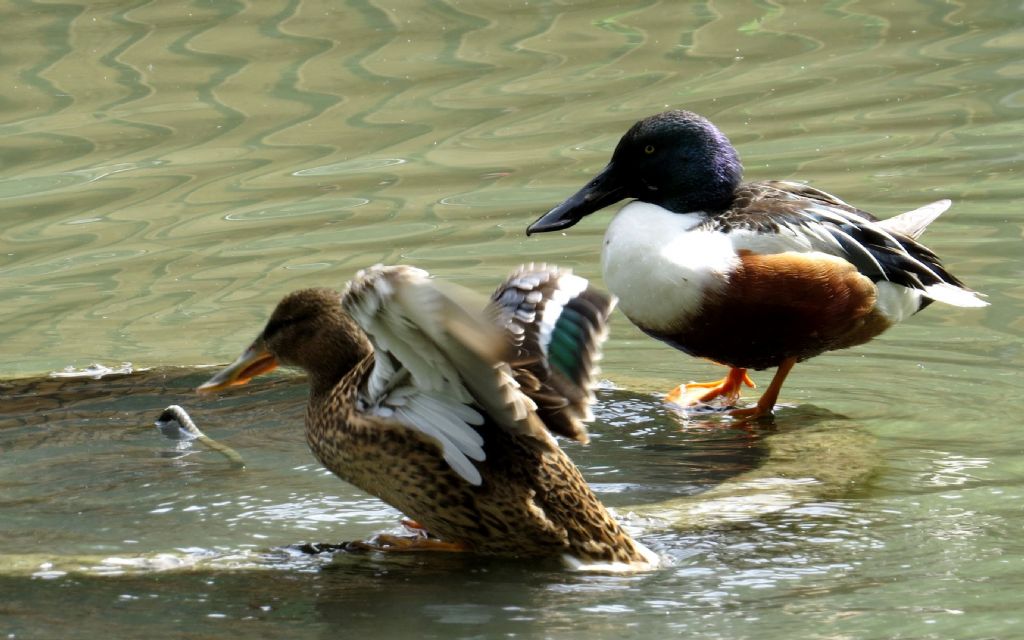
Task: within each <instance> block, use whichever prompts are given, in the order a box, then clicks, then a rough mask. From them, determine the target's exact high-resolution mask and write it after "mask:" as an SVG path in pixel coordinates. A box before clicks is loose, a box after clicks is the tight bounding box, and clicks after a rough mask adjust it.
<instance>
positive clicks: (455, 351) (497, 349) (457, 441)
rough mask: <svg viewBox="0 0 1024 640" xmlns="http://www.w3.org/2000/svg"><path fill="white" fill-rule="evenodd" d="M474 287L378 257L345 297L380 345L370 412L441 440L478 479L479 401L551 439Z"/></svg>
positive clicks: (464, 472)
mask: <svg viewBox="0 0 1024 640" xmlns="http://www.w3.org/2000/svg"><path fill="white" fill-rule="evenodd" d="M468 295H469V294H468V293H467V292H464V291H462V290H459V289H455V288H453V287H449V286H445V285H443V284H441V283H438V282H436V281H434V280H431V279H430V277H429V275H428V274H427V273H426V272H425V271H422V270H420V269H416V268H413V267H407V266H396V267H383V266H380V265H377V266H375V267H371V268H369V269H365V270H363V271H360V272H359V273H358V274H356V277H355V278H354V279H353V280H352V282H350V283H349V286H348V288H347V289H346V290H345V293H344V294H343V295H342V305H343V306H344V307H345V309H346V311H347V312H348V313H349V314H350V315H351V316H352V318H353V320H355V321H356V323H358V324H359V325H360V326H361V327H362V328H363V330H364V331H366V333H367V335H368V336H369V338H370V341H371V342H372V343H373V345H374V350H375V366H374V369H373V373H372V374H371V375H370V379H369V381H368V383H367V385H366V388H365V389H364V390H363V391H362V394H361V398H360V400H361V402H362V403H363V406H364V407H366V410H367V411H369V412H375V413H377V414H378V415H387V416H390V417H391V418H392V419H395V420H398V421H399V422H401V423H402V424H404V425H405V426H407V427H409V428H411V429H414V430H416V431H418V432H420V433H422V434H424V435H427V436H429V437H430V438H432V439H434V440H436V441H437V442H438V443H439V444H440V446H441V448H442V454H443V456H444V459H445V460H446V461H447V462H448V464H449V465H450V466H451V467H452V469H453V470H455V472H456V473H458V474H459V475H460V476H462V477H463V478H464V479H465V480H466V481H467V482H470V483H471V484H474V485H479V484H480V483H481V482H482V479H481V476H480V472H479V471H478V470H477V468H476V466H475V465H474V464H473V462H472V461H478V462H479V461H482V460H484V459H485V452H484V449H483V445H484V438H483V437H481V435H480V434H479V433H478V432H477V431H476V430H475V429H473V426H479V425H482V424H484V422H485V419H484V415H483V414H482V413H481V411H478V410H477V408H474V407H479V408H480V409H481V410H482V411H484V412H486V414H487V415H488V416H489V417H490V418H491V419H492V420H493V421H495V422H497V423H498V424H499V425H500V426H501V427H502V428H505V429H509V430H516V431H524V432H528V433H530V434H531V435H535V436H536V437H538V438H539V439H540V440H542V441H550V442H552V443H553V439H552V438H551V436H550V435H549V434H548V433H547V431H546V430H545V429H544V428H543V426H542V425H541V426H540V428H539V432H537V433H535V431H537V430H536V429H535V428H534V427H536V424H535V423H537V422H538V421H536V420H530V414H531V412H532V410H533V409H534V408H535V405H534V403H533V401H532V400H530V399H529V398H527V397H526V395H525V394H523V393H522V392H520V391H519V388H518V385H517V384H516V383H515V380H514V379H513V377H512V375H511V372H510V371H508V365H507V364H505V363H503V362H502V361H501V357H500V354H501V353H502V351H503V349H504V345H505V343H504V338H503V336H502V335H501V333H500V330H499V329H498V328H497V327H496V326H494V325H493V324H492V323H491V322H490V321H489V320H487V319H486V318H485V317H484V315H483V313H482V309H483V307H484V304H483V302H482V301H479V302H478V301H476V300H474V301H472V302H470V301H469V300H468V299H467V296H468ZM554 446H557V445H554Z"/></svg>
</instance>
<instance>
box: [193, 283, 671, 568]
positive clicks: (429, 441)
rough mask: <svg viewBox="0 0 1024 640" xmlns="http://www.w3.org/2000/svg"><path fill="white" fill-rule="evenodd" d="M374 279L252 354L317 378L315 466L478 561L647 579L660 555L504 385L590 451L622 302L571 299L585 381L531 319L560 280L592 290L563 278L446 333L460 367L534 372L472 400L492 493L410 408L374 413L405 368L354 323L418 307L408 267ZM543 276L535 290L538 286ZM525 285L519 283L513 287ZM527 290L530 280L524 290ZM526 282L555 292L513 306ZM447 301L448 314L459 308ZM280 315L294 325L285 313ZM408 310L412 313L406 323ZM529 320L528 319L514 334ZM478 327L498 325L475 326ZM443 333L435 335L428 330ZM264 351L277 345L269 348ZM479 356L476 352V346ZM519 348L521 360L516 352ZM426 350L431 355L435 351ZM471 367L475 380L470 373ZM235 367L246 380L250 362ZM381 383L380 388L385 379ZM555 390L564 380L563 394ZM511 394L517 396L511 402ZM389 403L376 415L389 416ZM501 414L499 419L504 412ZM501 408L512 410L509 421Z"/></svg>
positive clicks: (290, 302) (306, 307) (325, 297)
mask: <svg viewBox="0 0 1024 640" xmlns="http://www.w3.org/2000/svg"><path fill="white" fill-rule="evenodd" d="M375 269H376V271H374V270H369V271H368V272H366V273H364V272H361V273H360V275H358V276H357V278H356V282H354V283H353V284H352V285H350V287H349V289H347V290H346V293H345V294H343V296H344V297H345V306H344V309H343V305H342V304H340V303H339V296H338V294H337V293H335V292H330V291H329V290H325V289H308V290H303V291H300V292H296V293H293V294H290V295H289V296H288V297H286V298H285V299H284V300H283V301H282V302H281V304H280V305H279V306H278V309H277V310H275V312H274V314H273V316H272V317H271V320H270V321H269V322H268V325H267V326H268V328H269V329H272V330H273V331H272V332H271V335H270V336H267V335H266V333H267V331H266V330H265V331H264V333H263V334H261V336H260V338H258V339H257V342H256V343H255V344H254V348H256V347H260V348H263V347H265V348H266V351H268V352H269V353H270V354H272V355H273V356H275V357H276V358H277V360H278V361H280V362H281V363H282V364H290V365H294V366H299V367H302V368H303V369H305V370H306V371H307V372H309V374H310V383H311V390H310V391H311V392H310V400H309V405H308V407H307V411H306V440H307V442H308V443H309V447H310V449H311V450H312V451H313V453H314V455H315V456H316V458H317V459H318V460H319V461H320V462H321V463H322V464H323V465H324V466H325V467H326V468H327V469H329V470H331V471H332V472H333V473H334V474H336V475H337V476H338V477H340V478H342V479H343V480H345V481H347V482H349V483H351V484H353V485H355V486H357V487H359V488H360V489H362V490H364V491H366V492H368V493H371V494H373V495H375V496H377V497H379V498H381V499H382V500H384V501H385V502H387V503H389V504H390V505H392V506H394V507H395V508H396V509H398V510H400V511H402V512H403V513H404V514H406V515H407V516H409V517H410V518H413V519H414V520H416V521H417V522H418V523H419V524H421V525H422V526H423V527H425V528H426V529H427V530H428V531H429V532H430V533H431V534H432V535H434V536H437V537H438V538H440V539H442V540H444V541H447V542H455V543H459V544H461V545H463V546H465V547H466V548H467V549H469V550H471V551H475V552H479V553H487V554H498V555H512V556H533V557H537V556H566V557H570V558H573V559H575V560H577V561H580V562H582V563H583V564H584V565H586V564H597V563H601V564H604V563H615V564H621V565H632V566H635V567H644V566H650V565H652V564H654V563H655V562H656V558H655V557H654V556H653V554H651V553H650V552H649V551H647V550H646V549H644V548H643V547H642V546H640V545H639V544H638V543H636V542H635V541H634V540H633V539H632V538H631V537H630V536H629V534H628V533H626V532H625V531H624V530H623V529H622V527H621V526H620V525H619V524H618V522H616V521H615V519H614V518H613V517H612V516H611V514H610V513H609V512H608V511H607V509H606V508H605V507H604V505H602V504H601V502H600V500H599V499H598V498H597V496H596V495H594V493H593V491H592V490H591V489H590V487H589V486H588V485H587V483H586V481H585V480H584V478H583V476H582V475H581V474H580V472H579V470H578V469H577V468H576V466H575V465H574V464H573V463H572V461H571V460H570V459H569V457H568V456H567V455H566V454H565V452H564V451H562V449H561V448H560V447H559V446H558V445H557V443H556V442H555V441H554V439H553V438H552V437H551V436H550V434H549V433H548V431H547V429H545V424H544V422H543V421H542V420H541V418H540V417H539V416H538V413H537V411H536V410H534V409H533V403H532V402H530V401H529V400H526V399H525V398H524V396H523V395H522V392H520V391H519V390H517V389H516V386H517V385H516V383H514V382H509V381H507V380H505V382H502V381H501V380H504V379H503V378H501V375H500V371H502V370H504V371H508V372H511V373H512V374H513V377H517V378H520V379H522V380H523V381H524V382H526V383H527V384H526V385H524V391H525V392H526V393H527V394H529V393H531V392H532V393H537V394H539V395H540V396H542V399H543V402H544V405H543V406H545V407H546V409H545V411H547V415H548V416H556V417H554V418H551V417H549V418H548V419H549V421H550V422H553V423H556V424H557V427H558V429H559V431H561V432H566V431H567V432H569V433H570V434H571V435H574V436H575V437H577V438H578V439H581V440H585V438H586V431H585V429H584V428H583V426H582V424H581V420H582V419H585V418H586V417H587V416H584V415H583V410H582V409H581V407H582V406H584V405H586V402H585V401H584V400H583V399H585V398H588V397H592V393H591V391H590V384H591V379H590V368H591V363H590V360H591V359H595V358H596V351H597V346H598V344H599V342H600V340H601V338H602V337H603V334H604V329H605V327H604V323H605V320H606V318H607V315H608V313H609V312H610V310H611V307H612V305H613V301H612V300H611V299H610V298H609V297H608V296H607V295H605V294H603V293H600V292H597V291H595V290H592V289H589V288H586V289H585V291H583V292H580V294H579V295H577V296H575V298H573V299H574V300H575V299H580V300H586V302H585V305H584V307H581V308H582V310H583V313H582V314H579V315H580V317H585V319H584V320H583V324H584V325H585V329H586V330H585V331H584V332H583V333H584V334H586V335H587V336H588V337H587V339H586V340H585V341H584V342H585V344H581V345H580V353H581V354H583V355H581V357H582V358H583V359H584V360H586V362H585V364H586V373H585V374H581V373H579V371H573V372H571V373H573V374H575V375H569V376H564V375H555V373H553V370H554V369H555V367H548V366H547V362H546V359H545V357H546V356H545V354H544V353H542V351H543V350H542V349H541V348H540V346H539V344H537V339H536V336H535V335H534V334H535V333H536V329H535V328H532V327H531V326H530V325H531V324H533V323H538V324H539V322H540V317H539V316H540V315H541V314H539V313H537V314H533V315H531V312H530V309H529V308H525V307H523V306H522V304H523V302H524V300H530V301H532V303H533V304H534V306H536V303H537V302H538V301H541V306H543V300H547V299H548V297H549V296H550V295H551V293H550V291H548V289H553V288H557V287H552V286H551V284H552V283H551V282H549V281H552V280H557V278H558V277H559V276H563V275H564V277H565V278H566V279H567V281H568V279H569V278H571V279H573V281H575V282H582V283H583V284H584V285H585V284H586V283H585V281H583V280H582V279H579V278H578V277H576V276H571V275H569V274H568V272H565V271H560V270H557V269H555V268H548V267H543V266H541V267H531V268H529V269H527V270H525V271H520V272H517V274H515V275H514V276H513V277H512V278H510V279H509V281H506V283H505V284H503V286H502V287H501V288H499V290H498V292H496V294H495V298H494V301H493V302H492V303H491V307H490V309H489V311H490V313H489V314H488V315H489V316H491V319H490V320H485V319H484V318H485V316H484V315H483V314H482V313H479V314H477V315H476V316H475V317H471V318H469V320H465V319H463V318H461V317H460V318H459V324H458V325H457V327H458V331H457V332H445V331H441V332H440V333H438V334H437V335H439V336H440V337H439V338H437V339H436V340H437V342H439V343H444V344H443V345H442V346H443V347H444V349H447V350H448V351H446V353H449V352H450V353H454V354H455V355H454V360H459V359H460V358H461V359H472V358H477V359H481V358H486V357H491V356H489V355H486V354H488V353H501V354H506V355H510V356H511V357H509V358H507V359H508V360H511V361H513V363H515V362H519V363H521V364H524V363H529V364H530V366H529V367H525V366H524V367H515V365H514V364H513V367H515V368H510V367H509V365H508V364H501V363H500V362H499V361H494V362H492V363H491V364H490V365H488V369H489V370H493V371H494V372H495V375H496V380H498V382H496V383H495V385H494V387H495V397H494V398H490V399H484V400H483V401H481V399H480V398H479V394H480V390H479V388H476V389H475V391H474V399H473V400H472V401H471V402H469V405H470V406H471V407H473V408H474V409H475V410H476V411H477V412H478V413H479V414H481V415H482V416H483V421H482V424H479V425H473V426H472V429H473V431H475V432H476V433H477V434H479V436H481V437H482V441H483V444H482V449H483V459H482V460H476V459H474V460H473V461H472V465H473V466H474V467H475V469H476V470H477V471H478V472H479V477H480V482H479V483H478V484H474V483H473V482H470V481H467V479H466V477H465V474H460V473H459V472H457V471H456V469H453V466H452V465H451V464H449V460H447V459H446V458H445V456H444V450H443V447H442V446H441V444H439V441H438V440H437V439H436V438H433V437H431V436H429V435H427V434H426V433H424V432H422V431H420V430H417V429H415V428H410V426H409V425H408V424H407V423H406V422H403V421H402V420H400V419H398V418H397V417H396V416H397V415H398V414H397V410H398V409H400V408H401V407H402V405H400V404H399V405H396V407H397V408H396V410H395V411H396V413H394V414H391V409H390V408H388V409H387V410H384V409H381V408H380V407H379V406H378V407H376V408H375V407H374V406H370V403H371V402H375V401H374V400H373V399H372V393H371V389H372V387H373V385H374V382H375V381H374V380H373V378H374V375H375V368H376V367H378V365H379V368H380V369H381V370H384V371H386V370H387V368H388V367H393V366H395V365H396V364H398V363H396V357H395V355H394V354H393V353H392V352H390V351H387V350H386V349H383V348H381V347H380V345H376V344H373V343H371V341H368V340H367V336H366V334H365V333H363V331H361V330H360V329H358V327H357V325H356V323H357V322H358V323H364V322H363V321H364V320H365V319H366V318H367V317H372V318H375V319H376V320H375V321H378V320H379V321H380V322H385V321H384V320H380V318H382V317H384V314H386V313H389V312H391V311H392V308H390V307H389V305H393V306H398V307H400V305H401V304H402V302H401V301H400V299H401V296H402V295H406V291H405V290H404V289H402V287H404V286H405V284H404V282H405V280H403V278H406V276H407V275H408V274H407V273H405V272H402V271H401V270H402V269H408V268H405V267H385V268H379V267H378V268H375ZM419 273H422V272H419ZM531 274H532V275H534V276H536V277H533V278H532V279H531V277H530V276H531ZM424 276H425V274H424ZM516 276H519V278H520V280H519V281H516V280H515V278H516ZM523 277H526V281H525V284H524V281H523V280H522V278H523ZM426 282H429V287H435V286H436V283H434V282H433V281H426ZM517 283H518V285H520V286H521V287H522V288H525V289H526V290H529V289H530V288H531V287H534V285H536V287H535V288H536V289H537V290H544V291H545V293H543V294H529V292H528V291H527V293H526V294H523V295H520V293H522V291H519V292H518V293H517V291H512V292H511V293H510V292H509V291H508V289H509V288H510V287H511V288H513V289H515V287H516V286H517ZM414 284H415V285H416V286H420V285H421V284H422V282H421V281H418V280H417V281H416V282H415V283H414ZM431 291H433V290H428V291H427V292H428V293H430V292H431ZM396 292H397V293H396ZM420 293H422V291H421V292H420ZM502 293H504V294H505V295H504V296H503V297H502V295H501V294H502ZM583 294H585V295H583ZM389 295H392V297H391V298H389V297H388V296H389ZM417 295H419V294H417ZM542 296H543V300H540V299H541V297H542ZM396 300H398V301H396ZM502 300H504V302H502ZM431 301H432V299H431ZM510 301H511V302H510ZM444 302H445V303H446V304H447V302H448V298H445V299H444ZM529 306H530V305H527V307H529ZM282 308H285V309H286V310H287V313H282ZM410 308H412V307H410ZM439 308H441V309H442V310H441V311H438V312H437V313H442V314H443V313H445V312H444V310H443V305H442V307H439ZM524 309H525V311H524ZM345 310H349V311H350V313H346V312H345ZM534 310H535V309H534ZM406 311H407V310H406V309H404V308H400V309H399V311H398V313H399V316H401V314H402V313H405V312H406ZM463 311H464V307H460V308H459V309H458V313H462V312H463ZM517 311H518V316H516V317H517V318H518V320H517V321H515V322H513V316H515V315H516V312H517ZM534 315H536V316H537V317H534ZM352 317H354V318H355V320H356V322H353V321H352ZM401 317H402V322H399V323H396V326H398V325H401V326H404V324H406V323H408V324H411V325H413V326H414V327H415V328H417V329H418V328H419V326H418V325H416V319H415V318H414V319H412V320H410V319H409V318H407V317H405V316H401ZM573 317H576V316H575V315H574V316H573ZM361 319H362V320H361ZM294 320H298V322H294ZM431 320H433V319H431ZM420 322H421V324H423V322H422V321H420ZM473 322H479V323H481V324H486V325H488V326H487V327H484V328H481V327H479V326H475V325H473V326H469V325H472V323H473ZM467 323H469V325H467ZM512 324H514V325H516V327H518V328H515V327H512V326H511V325H512ZM442 325H444V323H443V322H440V324H439V326H442ZM524 327H525V329H524ZM377 329H378V331H379V332H380V333H382V334H384V333H386V330H382V329H380V328H379V327H377ZM432 329H433V327H427V328H426V329H425V331H427V332H429V331H430V330H432ZM478 329H480V331H477V330H478ZM524 334H525V340H524V339H523V338H524ZM370 338H371V340H372V341H374V342H376V341H377V340H383V341H385V342H388V343H389V344H390V345H392V346H394V343H395V342H396V339H395V338H394V336H390V335H389V336H388V339H386V340H385V339H384V338H382V337H381V336H380V335H377V336H375V335H374V334H373V333H371V335H370ZM485 339H494V340H497V341H499V342H500V344H496V345H493V349H490V348H488V346H487V345H486V343H485ZM261 341H262V342H264V343H265V344H263V345H260V343H261ZM467 344H473V346H472V347H466V346H465V345H467ZM510 345H512V346H513V347H514V348H511V349H510ZM374 347H376V350H374ZM428 349H429V347H426V346H425V347H424V350H425V351H426V350H428ZM396 351H398V349H397V347H396ZM354 357H356V358H355V361H354V360H353V358H354ZM482 361H484V362H486V360H482ZM337 362H345V363H347V364H346V368H347V371H345V372H343V373H339V369H338V367H336V366H333V365H331V364H330V363H337ZM353 362H354V364H353ZM460 366H461V365H460ZM468 366H470V368H471V367H472V363H471V364H470V365H468ZM232 367H234V368H235V369H236V370H238V369H239V368H240V367H239V366H238V363H236V364H235V365H232ZM244 368H245V367H241V369H244ZM527 368H528V369H529V372H527ZM229 369H230V368H229ZM395 369H396V371H395V373H394V379H393V380H390V381H388V384H389V385H393V386H394V387H396V388H397V387H401V386H402V385H403V384H408V383H409V380H407V378H415V368H414V367H410V368H409V369H406V368H403V367H402V366H397V367H395ZM226 371H227V370H226ZM376 375H378V376H379V375H380V371H377V373H376ZM218 378H221V380H219V381H217V378H215V379H214V380H212V381H211V383H207V385H204V387H205V390H211V389H214V388H221V387H223V386H226V384H230V383H231V382H227V383H225V382H224V378H223V375H222V374H219V376H218ZM506 378H507V376H506ZM553 379H556V380H555V381H554V382H553V381H552V380H553ZM403 380H404V382H403ZM215 381H217V382H215ZM241 381H244V380H241ZM557 387H562V388H564V389H566V393H567V395H571V396H573V398H572V399H571V400H563V402H561V407H562V408H563V413H564V415H561V414H559V409H558V405H559V403H557V402H554V395H555V392H554V389H555V388H557ZM391 393H392V394H393V393H394V391H393V390H392V391H391ZM501 394H505V395H507V396H508V397H506V398H502V397H500V396H501ZM387 402H389V401H379V402H378V404H380V406H384V405H385V404H387ZM517 403H518V404H517ZM524 403H525V404H526V405H529V411H527V413H526V415H525V416H522V417H521V419H515V420H513V419H512V418H511V417H510V416H512V414H513V413H515V411H516V410H517V409H521V407H522V406H523V404H524ZM388 406H389V407H390V405H388ZM495 406H498V407H499V408H498V409H494V408H493V407H495ZM485 407H492V408H491V409H489V410H487V409H485ZM500 407H505V408H507V412H506V411H505V409H502V408H500ZM542 415H544V414H542ZM510 425H511V426H510Z"/></svg>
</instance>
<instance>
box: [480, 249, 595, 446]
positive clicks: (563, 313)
mask: <svg viewBox="0 0 1024 640" xmlns="http://www.w3.org/2000/svg"><path fill="white" fill-rule="evenodd" d="M614 307H615V298H614V296H611V295H609V294H607V293H604V292H603V291H600V290H598V289H596V288H594V287H592V286H591V285H590V283H589V282H588V281H587V280H586V279H585V278H582V277H580V276H577V275H574V274H573V273H572V271H571V270H569V269H560V268H558V267H555V266H548V265H545V264H539V265H538V264H529V265H524V266H522V267H520V268H519V269H518V270H516V271H515V272H514V273H513V274H512V275H511V276H509V278H508V279H507V280H506V281H505V282H504V283H502V285H501V286H500V287H498V289H497V290H496V291H495V292H494V295H493V296H492V302H491V307H490V309H491V311H492V313H494V315H495V316H496V319H497V321H498V323H499V324H500V326H502V327H503V328H504V330H505V331H506V335H507V336H508V338H509V340H510V341H511V342H512V344H513V346H514V351H515V353H514V355H513V357H512V358H510V361H509V363H510V364H511V365H512V369H513V371H514V372H515V377H516V380H517V381H518V382H519V384H520V385H521V388H522V390H523V391H524V392H525V393H526V394H527V395H528V396H529V397H530V398H531V399H532V400H533V401H534V402H535V403H536V404H537V413H538V415H539V416H540V417H541V419H542V420H543V421H544V423H545V424H546V425H547V427H548V429H549V430H551V431H552V432H553V433H557V434H560V435H563V436H566V437H569V438H573V439H575V440H579V441H581V442H586V440H587V430H586V427H585V426H584V424H583V423H585V422H587V421H590V420H592V419H593V414H592V413H591V410H590V405H591V403H592V402H593V401H594V391H593V387H594V384H595V377H596V375H597V373H598V369H597V366H596V363H597V361H598V360H599V359H600V348H601V344H602V343H603V342H604V339H605V338H606V337H607V334H608V316H609V315H610V314H611V312H612V309H613V308H614Z"/></svg>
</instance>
